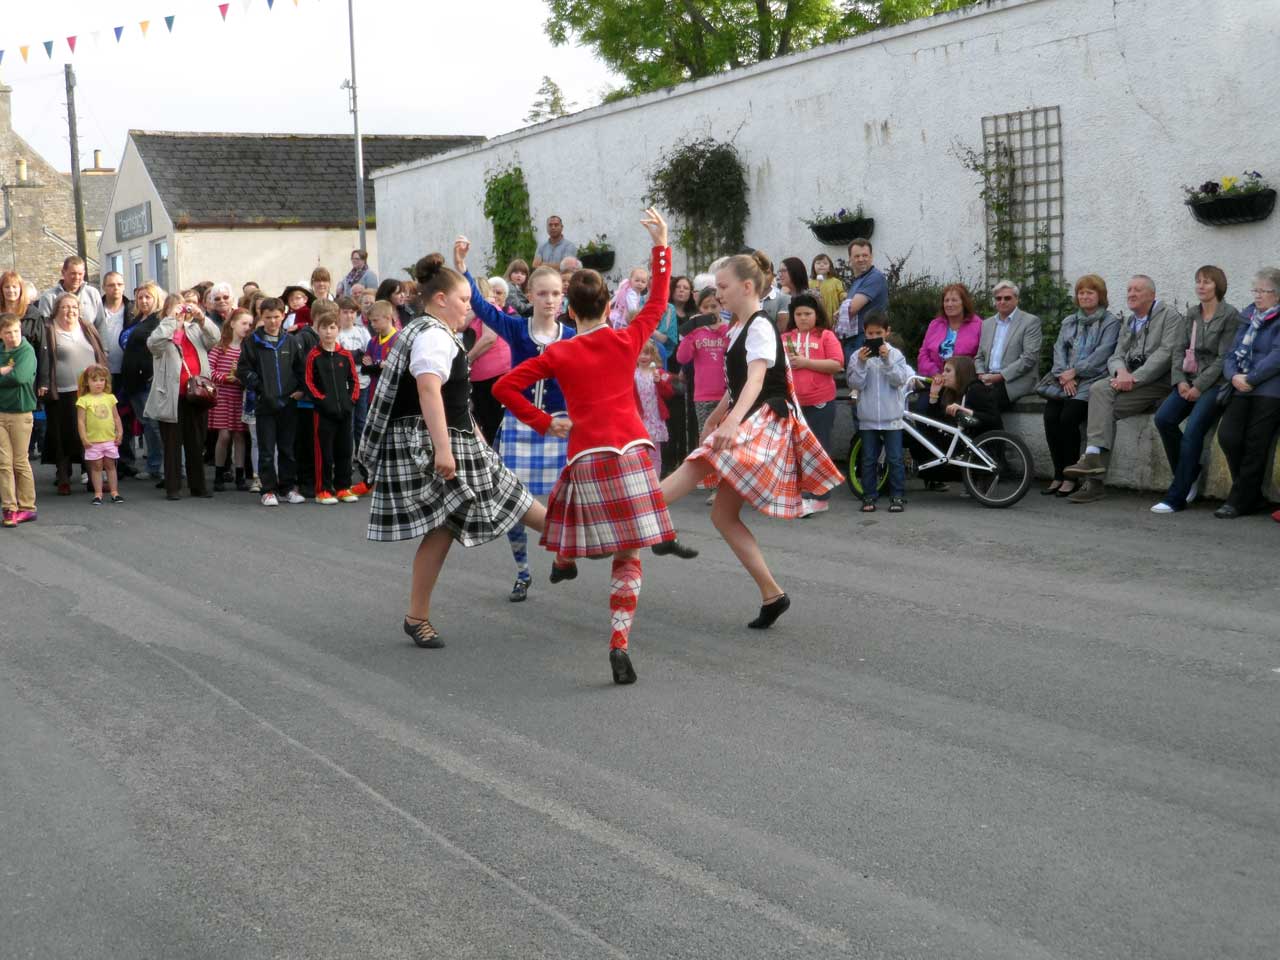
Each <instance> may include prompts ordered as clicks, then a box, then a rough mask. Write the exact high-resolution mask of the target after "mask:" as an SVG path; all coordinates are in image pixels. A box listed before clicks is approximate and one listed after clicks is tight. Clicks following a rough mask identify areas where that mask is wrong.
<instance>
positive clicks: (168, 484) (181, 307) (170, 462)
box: [144, 297, 221, 500]
mask: <svg viewBox="0 0 1280 960" xmlns="http://www.w3.org/2000/svg"><path fill="white" fill-rule="evenodd" d="M220 336H221V331H219V330H218V327H217V325H216V324H215V323H214V322H213V321H212V320H210V319H209V318H208V317H206V316H205V315H204V313H203V312H202V311H201V310H200V308H199V307H197V306H195V305H193V304H189V303H183V302H182V301H181V300H180V299H178V298H177V297H170V298H169V299H168V300H167V301H165V310H164V318H163V319H162V320H161V321H160V323H159V325H157V327H156V329H155V330H154V331H153V332H152V334H151V336H149V337H147V349H148V350H149V351H151V356H152V357H153V358H154V368H153V370H154V372H153V374H152V379H151V393H150V395H149V396H148V397H147V407H146V410H145V412H144V416H147V417H150V418H152V419H153V420H155V421H156V422H157V423H158V424H159V425H160V440H161V442H162V444H163V445H164V485H165V497H166V499H168V500H177V499H178V498H179V495H180V493H181V490H182V461H183V459H184V454H185V460H186V466H187V489H188V490H190V491H191V495H192V496H193V497H206V498H207V497H212V496H213V494H212V493H210V492H209V488H208V485H207V483H206V478H205V475H204V444H205V436H206V433H207V421H208V415H209V408H210V407H211V406H213V404H214V401H215V400H216V399H217V389H216V387H214V385H213V381H212V380H211V379H210V374H211V368H210V366H209V350H210V349H211V348H212V347H213V346H214V345H215V344H217V342H218V340H219V338H220Z"/></svg>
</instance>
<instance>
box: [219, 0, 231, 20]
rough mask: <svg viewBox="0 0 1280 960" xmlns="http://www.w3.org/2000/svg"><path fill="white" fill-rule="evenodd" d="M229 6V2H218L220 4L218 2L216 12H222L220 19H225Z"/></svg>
mask: <svg viewBox="0 0 1280 960" xmlns="http://www.w3.org/2000/svg"><path fill="white" fill-rule="evenodd" d="M229 6H231V4H229V3H220V4H218V12H219V13H220V14H222V19H223V20H225V19H227V8H228V7H229Z"/></svg>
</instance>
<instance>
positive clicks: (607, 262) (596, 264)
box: [578, 250, 617, 273]
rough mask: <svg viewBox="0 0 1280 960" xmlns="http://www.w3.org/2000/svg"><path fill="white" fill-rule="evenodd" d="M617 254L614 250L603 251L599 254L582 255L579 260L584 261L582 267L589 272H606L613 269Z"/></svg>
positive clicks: (579, 255)
mask: <svg viewBox="0 0 1280 960" xmlns="http://www.w3.org/2000/svg"><path fill="white" fill-rule="evenodd" d="M615 257H617V252H616V251H614V250H601V251H600V252H599V253H580V254H578V259H579V260H581V261H582V266H583V268H584V269H587V270H599V271H600V272H602V273H603V272H604V271H606V270H612V269H613V261H614V258H615Z"/></svg>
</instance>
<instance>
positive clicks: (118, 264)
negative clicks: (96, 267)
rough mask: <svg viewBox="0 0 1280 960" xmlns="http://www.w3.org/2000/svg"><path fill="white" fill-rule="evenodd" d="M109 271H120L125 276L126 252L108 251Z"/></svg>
mask: <svg viewBox="0 0 1280 960" xmlns="http://www.w3.org/2000/svg"><path fill="white" fill-rule="evenodd" d="M107 273H118V274H120V276H122V277H123V276H124V254H123V253H108V254H107Z"/></svg>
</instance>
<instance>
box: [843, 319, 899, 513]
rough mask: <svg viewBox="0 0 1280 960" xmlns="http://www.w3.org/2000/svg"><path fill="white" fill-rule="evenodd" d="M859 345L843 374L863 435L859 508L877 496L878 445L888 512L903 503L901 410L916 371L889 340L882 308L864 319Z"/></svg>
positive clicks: (867, 507) (869, 509)
mask: <svg viewBox="0 0 1280 960" xmlns="http://www.w3.org/2000/svg"><path fill="white" fill-rule="evenodd" d="M862 329H863V332H864V333H865V334H866V340H865V341H864V342H863V346H861V347H859V348H858V349H857V351H855V352H854V354H853V356H852V357H850V358H849V368H848V369H847V370H846V371H845V378H846V379H847V380H848V382H849V389H851V390H857V391H858V434H859V436H860V437H861V438H862V489H863V491H864V492H863V495H862V512H863V513H875V511H876V501H877V500H878V499H879V497H880V477H879V469H880V451H881V450H882V449H883V450H884V455H885V463H886V465H887V466H888V469H889V512H890V513H901V512H902V511H903V509H904V507H905V505H906V495H907V472H906V467H905V465H904V463H903V459H902V437H903V432H902V426H903V418H902V415H903V413H904V412H905V411H906V404H907V390H908V388H909V387H910V384H911V379H912V377H914V376H915V371H913V370H912V369H911V365H910V364H908V363H907V358H906V357H905V356H903V354H902V351H901V350H899V349H897V348H896V347H892V346H890V345H889V339H888V338H889V336H890V334H891V333H892V331H891V330H890V329H889V318H888V317H887V316H885V314H884V313H883V312H882V311H879V310H876V311H873V312H872V313H870V314H868V315H867V317H866V318H865V319H864V320H863V321H862Z"/></svg>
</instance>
